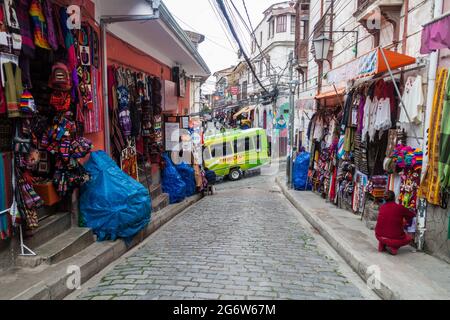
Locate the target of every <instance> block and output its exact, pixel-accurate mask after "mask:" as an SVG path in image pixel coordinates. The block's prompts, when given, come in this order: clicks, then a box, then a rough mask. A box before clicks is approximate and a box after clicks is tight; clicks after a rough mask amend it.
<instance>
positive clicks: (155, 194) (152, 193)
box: [149, 184, 162, 200]
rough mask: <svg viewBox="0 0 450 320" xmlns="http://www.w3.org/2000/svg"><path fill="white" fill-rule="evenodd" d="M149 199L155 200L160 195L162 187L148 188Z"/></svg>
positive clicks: (153, 186)
mask: <svg viewBox="0 0 450 320" xmlns="http://www.w3.org/2000/svg"><path fill="white" fill-rule="evenodd" d="M149 191H150V198H151V199H152V200H153V199H156V198H158V197H159V196H160V195H161V194H162V187H161V185H160V184H155V185H151V186H150V190H149Z"/></svg>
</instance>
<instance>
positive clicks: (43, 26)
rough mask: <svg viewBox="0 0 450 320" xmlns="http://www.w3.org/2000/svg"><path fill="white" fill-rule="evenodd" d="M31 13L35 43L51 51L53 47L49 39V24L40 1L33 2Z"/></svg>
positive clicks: (33, 0) (34, 0)
mask: <svg viewBox="0 0 450 320" xmlns="http://www.w3.org/2000/svg"><path fill="white" fill-rule="evenodd" d="M29 13H30V16H31V20H32V22H33V26H34V43H35V44H36V46H38V47H40V48H43V49H48V50H50V49H51V47H50V44H49V43H48V39H47V37H48V29H47V22H46V20H45V16H44V12H43V9H42V6H41V2H40V1H39V0H32V2H31V6H30V11H29Z"/></svg>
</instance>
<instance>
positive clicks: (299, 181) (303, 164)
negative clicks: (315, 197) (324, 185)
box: [292, 152, 312, 190]
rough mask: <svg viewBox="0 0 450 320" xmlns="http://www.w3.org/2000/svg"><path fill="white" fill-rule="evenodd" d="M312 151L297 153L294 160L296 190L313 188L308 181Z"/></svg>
mask: <svg viewBox="0 0 450 320" xmlns="http://www.w3.org/2000/svg"><path fill="white" fill-rule="evenodd" d="M310 156H311V155H310V153H308V152H302V153H299V154H298V155H297V158H295V162H294V170H293V171H294V172H293V173H292V176H293V182H294V189H295V190H311V189H312V186H311V184H310V183H309V181H308V169H309V161H310Z"/></svg>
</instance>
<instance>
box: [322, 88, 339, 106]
mask: <svg viewBox="0 0 450 320" xmlns="http://www.w3.org/2000/svg"><path fill="white" fill-rule="evenodd" d="M344 96H345V88H338V89H336V90H332V91H326V92H323V93H320V94H318V95H317V96H316V97H315V99H316V100H318V101H319V103H320V104H321V105H322V106H337V105H340V104H342V103H343V100H344Z"/></svg>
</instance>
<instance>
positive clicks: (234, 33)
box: [216, 0, 268, 93]
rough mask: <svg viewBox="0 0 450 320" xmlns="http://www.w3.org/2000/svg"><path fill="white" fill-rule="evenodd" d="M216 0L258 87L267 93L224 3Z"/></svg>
mask: <svg viewBox="0 0 450 320" xmlns="http://www.w3.org/2000/svg"><path fill="white" fill-rule="evenodd" d="M216 1H217V4H218V5H219V8H220V10H221V11H222V14H223V15H224V17H225V20H226V22H227V24H228V27H229V28H230V31H231V33H232V35H233V37H234V39H235V40H236V42H237V43H238V46H239V48H240V49H241V52H242V54H243V55H244V58H245V61H246V62H247V64H248V66H249V68H250V70H251V71H252V73H253V76H254V77H255V79H256V81H257V82H258V84H259V85H260V87H261V88H262V89H263V90H264V92H266V93H268V91H267V89H266V88H265V87H264V86H263V85H262V83H261V81H260V80H259V78H258V76H257V75H256V72H255V70H254V68H253V65H252V63H251V61H250V59H249V58H248V56H247V53H245V51H244V48H243V47H242V44H241V41H240V40H239V37H238V36H237V34H236V30H235V29H234V27H233V24H232V23H231V21H230V17H229V16H228V13H227V11H226V9H225V5H224V3H223V0H216Z"/></svg>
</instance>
